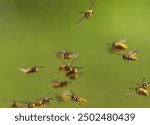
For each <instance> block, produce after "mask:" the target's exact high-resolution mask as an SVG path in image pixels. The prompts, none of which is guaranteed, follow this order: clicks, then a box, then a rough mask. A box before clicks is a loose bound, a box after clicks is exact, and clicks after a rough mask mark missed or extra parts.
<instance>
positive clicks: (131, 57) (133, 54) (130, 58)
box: [118, 49, 138, 61]
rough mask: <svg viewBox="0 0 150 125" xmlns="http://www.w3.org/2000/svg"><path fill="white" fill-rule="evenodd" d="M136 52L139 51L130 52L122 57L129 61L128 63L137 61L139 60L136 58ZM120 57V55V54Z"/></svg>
mask: <svg viewBox="0 0 150 125" xmlns="http://www.w3.org/2000/svg"><path fill="white" fill-rule="evenodd" d="M136 52H137V49H133V50H130V51H129V52H128V53H125V54H123V55H122V59H124V60H128V61H135V60H137V59H138V58H137V57H136ZM118 55H120V54H118Z"/></svg>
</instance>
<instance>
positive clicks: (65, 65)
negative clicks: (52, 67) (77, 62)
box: [59, 63, 72, 72]
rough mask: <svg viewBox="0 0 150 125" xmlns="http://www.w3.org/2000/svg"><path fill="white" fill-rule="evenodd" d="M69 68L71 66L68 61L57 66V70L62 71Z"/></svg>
mask: <svg viewBox="0 0 150 125" xmlns="http://www.w3.org/2000/svg"><path fill="white" fill-rule="evenodd" d="M71 69H72V66H71V65H70V63H68V64H64V65H61V66H59V70H60V71H64V72H67V71H70V70H71Z"/></svg>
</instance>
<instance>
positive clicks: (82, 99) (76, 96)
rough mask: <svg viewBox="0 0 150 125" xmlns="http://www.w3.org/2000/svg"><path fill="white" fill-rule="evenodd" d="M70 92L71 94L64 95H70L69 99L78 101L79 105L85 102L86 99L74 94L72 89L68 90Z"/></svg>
mask: <svg viewBox="0 0 150 125" xmlns="http://www.w3.org/2000/svg"><path fill="white" fill-rule="evenodd" d="M70 92H71V94H69V95H66V96H70V97H71V101H73V102H76V103H78V104H79V105H81V104H85V103H87V100H86V99H84V98H82V97H79V96H78V95H76V94H75V93H74V92H73V91H70Z"/></svg>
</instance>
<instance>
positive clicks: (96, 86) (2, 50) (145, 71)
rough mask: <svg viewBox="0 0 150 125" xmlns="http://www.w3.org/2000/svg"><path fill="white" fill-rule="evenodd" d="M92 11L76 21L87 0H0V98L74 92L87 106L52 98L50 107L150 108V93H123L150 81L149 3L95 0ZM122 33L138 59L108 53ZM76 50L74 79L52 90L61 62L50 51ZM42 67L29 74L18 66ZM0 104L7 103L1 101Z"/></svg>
mask: <svg viewBox="0 0 150 125" xmlns="http://www.w3.org/2000/svg"><path fill="white" fill-rule="evenodd" d="M95 1H96V3H95V5H94V8H93V11H94V15H93V17H92V18H91V19H90V20H84V21H83V22H82V23H81V24H80V25H76V24H75V22H76V21H77V20H78V19H79V18H80V17H81V16H82V15H81V14H80V12H81V11H85V10H86V9H88V6H89V5H90V3H91V0H0V57H1V60H0V100H3V99H6V100H7V99H8V100H22V101H31V102H35V101H36V100H37V99H38V98H40V97H43V96H46V95H47V93H50V95H51V96H52V97H55V96H56V95H57V94H59V93H61V92H63V91H65V90H73V91H74V92H75V93H76V94H78V95H79V96H81V97H84V98H85V99H87V101H88V103H87V104H85V105H78V104H77V103H73V102H71V101H70V100H68V101H67V102H64V103H61V102H58V101H57V100H54V101H53V102H52V104H51V105H49V106H48V107H78V108H79V107H82V108H83V107H98V108H105V107H107V108H109V107H110V108H114V107H115V108H116V107H150V97H149V96H148V97H143V96H131V97H128V96H125V93H128V92H131V93H132V92H133V93H134V90H130V89H129V88H130V87H134V86H135V84H134V83H131V82H135V83H136V82H140V81H141V80H142V78H143V77H145V78H146V80H147V81H150V69H149V65H150V58H149V53H150V46H149V42H150V40H149V38H150V35H149V33H150V14H149V13H150V1H149V0H95ZM123 37H125V38H126V39H127V41H126V43H127V45H128V46H129V50H130V49H133V48H137V49H138V53H137V57H138V58H139V59H138V61H136V62H128V61H124V60H122V59H121V56H118V55H117V54H110V53H109V52H108V51H107V48H108V46H107V44H108V43H112V42H114V41H116V40H118V39H121V38H123ZM64 49H66V50H68V51H73V52H74V51H75V52H78V53H79V58H78V60H77V61H76V62H74V65H77V66H81V67H84V69H82V70H81V71H82V72H84V74H83V75H81V76H80V78H79V79H78V80H75V81H72V84H71V85H69V86H67V87H66V88H63V89H53V88H52V84H51V79H56V80H64V79H66V78H65V76H64V74H63V73H58V67H59V66H60V65H62V64H63V63H64V61H63V60H60V59H57V58H56V56H55V54H54V53H53V50H60V51H61V50H64ZM34 65H43V66H45V68H44V69H41V70H40V71H39V72H37V73H35V74H31V75H26V74H24V73H22V72H20V71H19V70H18V68H20V67H30V66H34ZM0 107H9V104H7V103H4V102H1V103H0Z"/></svg>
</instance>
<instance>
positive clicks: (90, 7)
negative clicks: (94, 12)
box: [89, 0, 95, 10]
mask: <svg viewBox="0 0 150 125" xmlns="http://www.w3.org/2000/svg"><path fill="white" fill-rule="evenodd" d="M94 4H95V0H93V1H92V2H91V4H90V6H89V10H91V9H92V8H93V5H94Z"/></svg>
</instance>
